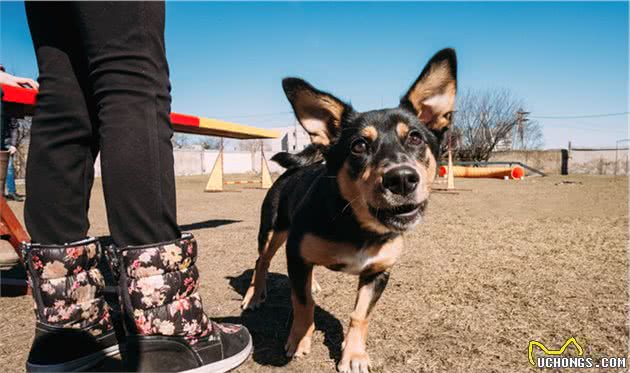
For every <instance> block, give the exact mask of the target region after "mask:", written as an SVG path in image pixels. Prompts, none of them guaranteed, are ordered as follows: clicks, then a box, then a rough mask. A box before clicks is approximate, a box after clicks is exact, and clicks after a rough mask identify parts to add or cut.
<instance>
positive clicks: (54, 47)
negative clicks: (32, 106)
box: [24, 2, 98, 244]
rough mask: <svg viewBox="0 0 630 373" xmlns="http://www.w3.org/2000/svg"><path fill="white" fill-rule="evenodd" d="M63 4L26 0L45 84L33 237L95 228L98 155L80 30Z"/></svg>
mask: <svg viewBox="0 0 630 373" xmlns="http://www.w3.org/2000/svg"><path fill="white" fill-rule="evenodd" d="M67 8H68V7H67V6H64V5H63V4H34V3H28V2H27V3H26V9H27V16H28V22H29V27H30V29H31V36H32V39H33V45H34V47H35V54H36V56H37V63H38V66H39V83H40V89H39V93H38V96H37V108H36V114H35V116H34V117H33V123H32V127H31V140H30V146H29V154H28V163H27V167H26V192H27V195H28V200H27V201H26V205H25V207H24V219H25V222H26V227H27V229H28V232H29V233H30V235H31V239H32V240H33V242H38V243H44V244H61V243H67V242H73V241H78V240H82V239H84V238H85V237H86V235H87V231H88V228H89V222H88V218H87V208H88V204H89V199H90V190H91V187H92V182H93V175H94V159H95V156H96V154H97V151H98V149H97V147H96V146H97V144H98V142H97V141H95V129H94V128H93V126H92V121H91V118H90V113H89V110H88V106H89V104H90V103H89V102H88V101H87V100H86V98H85V95H84V90H85V89H87V87H86V86H85V85H82V84H81V82H80V81H79V80H78V79H77V75H82V74H85V71H84V70H85V66H84V65H85V63H84V62H81V60H80V58H78V57H77V55H79V53H78V51H77V49H78V44H77V42H76V41H74V40H75V39H74V38H73V36H75V35H76V31H74V29H73V28H72V27H71V23H70V22H69V21H68V17H67V15H66V13H67Z"/></svg>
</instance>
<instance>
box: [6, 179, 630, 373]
mask: <svg viewBox="0 0 630 373" xmlns="http://www.w3.org/2000/svg"><path fill="white" fill-rule="evenodd" d="M205 178H206V177H183V178H179V179H178V185H177V186H178V209H179V211H178V214H179V221H180V224H181V225H182V228H183V229H184V230H187V231H191V232H193V233H194V234H195V235H196V237H197V238H198V240H199V242H200V258H199V269H200V272H201V276H202V279H201V294H202V297H203V299H204V304H205V307H206V311H207V312H208V313H209V315H211V316H212V317H215V318H218V319H223V320H228V321H232V322H241V323H244V324H245V325H246V326H247V327H248V328H249V330H250V331H251V332H252V334H253V336H254V346H255V352H254V355H253V357H252V358H251V359H250V360H249V361H248V362H247V363H246V364H245V365H243V366H242V367H241V368H240V369H239V370H238V371H239V372H333V371H334V370H335V362H336V361H338V359H339V357H340V349H341V342H342V339H343V330H344V329H345V328H346V327H347V325H348V319H349V314H350V312H351V310H352V307H353V303H354V298H355V290H356V285H357V279H356V278H355V277H352V276H349V275H344V274H340V273H335V272H330V271H328V270H326V269H323V268H318V269H317V270H316V271H317V276H318V281H319V282H320V284H321V285H322V288H323V291H322V292H320V293H319V294H316V296H315V299H316V302H317V304H318V308H317V310H316V316H315V318H316V328H317V331H316V332H315V335H314V340H313V349H312V352H311V354H310V355H309V356H307V357H306V358H303V359H300V360H297V361H287V360H286V359H285V358H284V357H283V356H284V354H283V345H284V342H285V339H286V337H287V334H288V328H289V322H290V314H291V308H290V302H289V287H288V278H287V276H286V265H285V260H284V255H283V252H281V253H279V255H277V256H276V259H275V261H274V262H273V263H272V266H271V270H270V271H271V274H270V278H269V280H268V281H269V287H268V288H269V294H268V298H267V304H266V306H265V307H264V308H263V309H261V310H258V311H255V312H248V313H245V314H241V312H240V310H239V304H240V300H241V295H242V294H243V293H244V291H245V289H246V287H247V285H248V283H249V280H250V277H251V273H252V272H251V268H252V266H253V264H254V261H255V259H256V245H255V242H256V235H257V229H258V216H259V213H260V204H261V201H262V199H263V196H264V193H265V192H264V191H263V190H257V189H242V188H241V189H240V190H239V191H231V192H225V193H203V188H204V184H205V181H206V180H205ZM565 180H571V181H576V182H577V183H574V184H563V183H561V182H562V181H565ZM456 182H457V186H458V187H459V188H470V189H472V191H463V192H460V193H459V194H455V195H449V194H434V195H433V196H432V197H431V202H430V204H429V211H428V214H427V219H426V222H425V223H424V224H423V225H421V226H420V227H419V228H417V229H416V230H415V231H413V232H412V233H409V234H408V235H407V236H406V249H405V252H404V254H403V256H402V258H401V260H400V261H399V263H398V264H397V265H396V266H395V267H394V269H393V271H392V277H391V279H390V283H389V286H388V288H387V289H386V290H385V293H384V295H383V297H382V299H381V301H380V303H379V304H378V305H377V306H376V308H375V311H374V313H373V317H372V322H371V325H370V336H369V341H368V351H369V353H370V356H371V359H372V365H373V369H372V371H373V372H527V371H534V370H535V369H533V368H532V367H531V366H530V365H529V364H528V360H527V347H528V343H529V341H530V340H537V341H540V342H542V343H544V344H545V345H546V346H547V347H548V348H550V349H551V348H553V349H557V348H559V347H560V346H561V345H562V344H563V343H564V341H565V340H567V339H568V338H570V337H575V338H576V339H577V341H578V342H579V343H580V344H581V345H582V347H583V348H584V352H585V355H586V356H592V357H596V358H598V357H602V356H615V357H616V356H628V324H627V323H626V314H625V312H626V310H627V309H626V308H625V307H626V306H625V305H626V304H627V292H626V289H627V286H626V285H627V282H626V281H627V267H628V257H627V256H626V250H625V249H626V245H627V242H628V180H627V179H625V178H617V179H615V178H612V177H595V176H550V177H545V178H540V177H532V178H528V179H526V180H524V181H504V180H463V179H457V181H456ZM97 184H98V183H97ZM11 206H12V207H13V208H14V209H15V210H16V213H17V214H18V216H20V218H21V216H22V204H19V203H11ZM90 216H91V221H92V229H91V233H92V234H93V235H106V234H107V222H106V217H105V210H104V202H103V198H102V194H101V190H100V186H99V185H97V186H96V190H95V192H94V193H93V201H92V210H91V213H90ZM33 321H34V315H33V312H32V301H31V299H30V298H29V297H27V296H21V297H1V298H0V367H2V371H6V372H19V371H22V370H23V367H24V362H25V359H26V356H27V354H28V350H29V346H30V342H31V338H32V337H33ZM550 371H551V370H550ZM563 371H570V370H563ZM580 371H582V370H580ZM588 371H596V370H595V369H590V370H588Z"/></svg>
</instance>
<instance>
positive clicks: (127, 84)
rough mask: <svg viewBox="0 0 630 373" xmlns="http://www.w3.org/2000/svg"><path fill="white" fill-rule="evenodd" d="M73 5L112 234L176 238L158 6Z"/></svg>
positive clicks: (145, 240) (132, 240)
mask: <svg viewBox="0 0 630 373" xmlns="http://www.w3.org/2000/svg"><path fill="white" fill-rule="evenodd" d="M73 8H74V12H75V13H74V15H75V18H76V19H77V20H78V27H79V29H80V37H81V40H82V45H83V49H84V52H85V53H86V55H87V57H88V60H89V66H90V71H89V76H90V83H91V86H92V90H93V95H94V98H95V101H96V106H97V110H98V119H99V123H100V128H99V133H100V139H101V140H100V149H101V170H102V177H103V188H104V193H105V202H106V205H107V217H108V222H109V227H110V232H111V235H112V239H113V241H114V242H115V243H116V244H117V245H119V246H125V245H143V244H149V243H156V242H162V241H169V240H174V239H176V238H179V237H180V236H181V234H180V232H179V228H178V225H177V216H176V203H175V176H174V170H173V148H172V144H171V136H172V134H173V130H172V127H171V123H170V118H169V114H170V102H171V96H170V82H169V72H168V64H167V62H166V56H165V49H164V4H163V3H156V2H123V3H115V4H111V3H103V2H94V3H92V2H77V3H73Z"/></svg>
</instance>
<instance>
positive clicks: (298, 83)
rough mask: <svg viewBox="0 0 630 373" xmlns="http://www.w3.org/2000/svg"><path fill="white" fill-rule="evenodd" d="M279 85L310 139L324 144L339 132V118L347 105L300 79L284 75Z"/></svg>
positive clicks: (328, 142) (347, 107) (315, 142)
mask: <svg viewBox="0 0 630 373" xmlns="http://www.w3.org/2000/svg"><path fill="white" fill-rule="evenodd" d="M282 88H284V93H285V94H286V95H287V98H288V99H289V102H291V106H293V111H294V112H295V116H296V117H297V119H298V121H299V122H300V124H301V125H302V127H304V129H305V130H306V132H308V134H309V135H310V136H311V142H312V143H313V144H316V145H323V146H327V145H329V144H330V142H331V139H332V138H334V137H335V135H336V134H337V133H338V132H339V127H340V126H341V117H342V115H343V113H344V111H345V110H348V109H349V106H348V105H346V104H344V103H343V102H341V101H340V100H339V99H337V98H336V97H334V96H333V95H331V94H328V93H326V92H322V91H319V90H317V89H315V88H314V87H313V86H311V85H310V84H308V83H307V82H305V81H304V80H302V79H298V78H285V79H284V80H282Z"/></svg>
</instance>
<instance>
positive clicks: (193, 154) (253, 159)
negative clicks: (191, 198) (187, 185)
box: [94, 149, 284, 177]
mask: <svg viewBox="0 0 630 373" xmlns="http://www.w3.org/2000/svg"><path fill="white" fill-rule="evenodd" d="M274 154H275V153H273V152H265V158H267V164H268V165H269V170H270V171H271V172H282V171H284V169H283V168H282V167H280V166H278V165H277V164H276V163H275V162H271V161H269V159H270V158H271V157H272V156H273V155H274ZM173 155H174V157H175V175H176V176H186V175H202V174H209V173H210V171H212V166H213V165H214V161H215V160H216V159H217V156H218V155H219V151H218V150H182V149H178V150H175V151H174V152H173ZM223 156H224V157H223V172H224V173H226V174H244V173H251V172H260V151H258V152H256V153H254V154H252V153H250V152H247V151H235V152H228V151H226V152H224V153H223ZM94 172H95V174H96V176H97V177H99V176H101V162H100V158H97V160H96V163H95V165H94Z"/></svg>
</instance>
